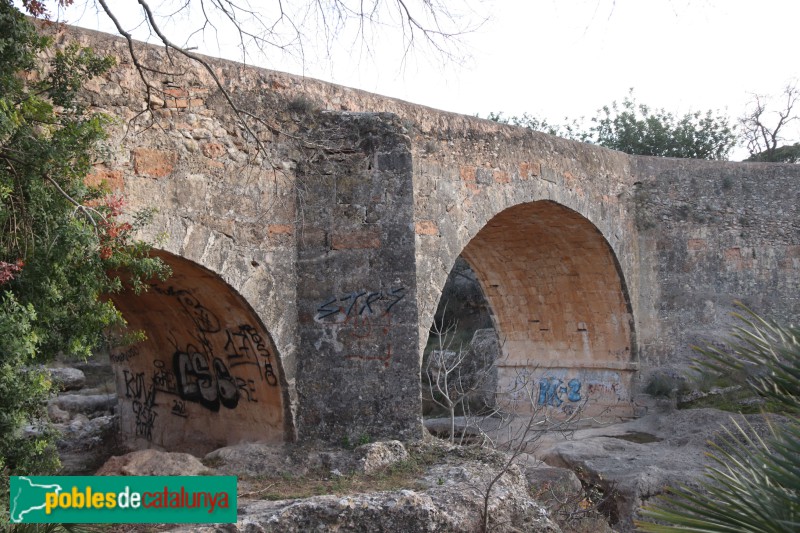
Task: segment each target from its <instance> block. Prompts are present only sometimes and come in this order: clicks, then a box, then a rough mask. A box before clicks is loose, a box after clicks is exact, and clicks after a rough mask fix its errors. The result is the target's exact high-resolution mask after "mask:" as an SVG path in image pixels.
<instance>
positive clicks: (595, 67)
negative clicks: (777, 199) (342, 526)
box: [61, 0, 800, 159]
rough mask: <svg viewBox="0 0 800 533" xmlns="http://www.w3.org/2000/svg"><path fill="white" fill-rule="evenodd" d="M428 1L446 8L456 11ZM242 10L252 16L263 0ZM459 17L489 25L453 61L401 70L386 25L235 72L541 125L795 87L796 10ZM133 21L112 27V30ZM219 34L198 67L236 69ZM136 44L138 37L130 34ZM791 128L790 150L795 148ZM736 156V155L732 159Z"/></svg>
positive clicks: (657, 6)
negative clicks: (220, 60)
mask: <svg viewBox="0 0 800 533" xmlns="http://www.w3.org/2000/svg"><path fill="white" fill-rule="evenodd" d="M441 1H442V3H444V4H445V5H448V6H453V8H454V9H460V8H461V6H462V5H463V4H462V3H460V2H458V1H456V0H441ZM284 2H288V3H290V2H291V0H284ZM77 3H79V2H77ZM109 3H110V5H111V6H112V9H116V7H115V6H125V8H131V7H135V6H136V3H135V2H133V1H132V0H125V1H124V2H123V1H120V0H117V1H116V2H115V1H114V0H109ZM158 3H159V2H158V0H151V4H153V5H154V6H155V5H157V4H158ZM295 3H297V2H295ZM250 5H251V6H252V7H253V8H254V9H260V7H261V6H262V5H266V6H273V5H275V0H271V1H268V2H262V1H259V0H251V1H250ZM469 5H470V6H471V7H472V8H473V10H474V11H473V12H477V13H478V16H480V15H487V14H488V16H489V19H488V20H487V21H486V22H485V23H484V24H483V25H481V26H480V28H478V29H477V30H476V31H474V32H472V33H469V34H466V35H464V36H462V38H461V41H460V42H461V46H460V48H459V49H458V50H459V53H460V54H461V56H464V57H466V59H464V60H463V61H460V62H459V61H456V62H452V61H450V62H448V61H443V60H442V59H441V58H440V57H437V56H436V55H435V54H434V53H433V52H432V51H431V50H430V49H427V48H425V47H418V48H417V49H416V51H415V52H413V54H412V55H411V56H410V59H407V60H406V61H405V63H403V62H402V56H403V46H402V43H401V41H400V40H399V38H398V35H397V34H396V32H393V31H392V30H391V29H390V28H389V27H388V25H390V24H391V22H392V20H391V18H390V17H384V23H385V24H386V25H387V26H385V27H379V28H378V29H377V30H376V31H375V32H374V33H373V34H371V35H368V36H367V40H366V43H365V42H364V41H363V40H359V39H357V38H356V37H355V35H354V34H353V33H352V32H348V31H347V30H345V32H344V33H342V34H341V35H340V36H339V38H338V39H337V40H336V41H335V43H336V44H335V46H334V47H333V48H332V49H331V51H330V53H329V54H325V51H324V47H319V48H318V49H317V50H314V43H313V42H311V43H309V46H308V47H307V49H306V54H305V61H304V62H303V63H300V62H299V61H293V60H292V59H291V58H285V57H281V56H280V55H279V54H277V53H274V52H271V53H269V55H268V56H259V55H257V54H249V57H248V62H250V63H252V64H258V65H259V66H264V67H268V68H274V69H276V70H283V71H287V72H292V73H294V74H301V75H306V76H310V77H313V78H319V79H323V80H327V81H332V82H334V83H338V84H341V85H346V86H350V87H357V88H360V89H364V90H367V91H371V92H375V93H379V94H383V95H387V96H393V97H397V98H401V99H403V100H408V101H410V102H415V103H419V104H425V105H428V106H431V107H435V108H439V109H444V110H447V111H454V112H458V113H465V114H470V115H474V114H475V113H480V115H481V116H485V115H486V114H487V113H488V112H490V111H503V112H505V114H506V115H513V114H521V113H523V112H528V113H531V114H533V115H536V116H539V117H544V118H547V119H549V120H550V121H554V122H559V121H561V120H562V119H563V117H564V116H570V117H576V118H577V117H580V116H592V115H593V114H594V112H595V111H596V110H597V109H598V108H599V107H601V106H603V105H604V104H608V103H610V102H611V101H612V100H615V99H616V100H621V99H622V98H623V97H624V96H625V95H626V94H627V91H628V89H629V88H631V87H632V88H634V90H635V94H636V96H637V99H638V100H639V101H640V102H641V103H646V104H648V105H650V106H651V107H664V108H666V109H667V110H669V111H674V112H677V113H684V112H687V111H694V110H707V109H713V110H720V111H721V112H723V113H726V114H728V115H730V116H731V117H734V118H735V117H738V116H739V115H740V114H741V113H742V111H743V109H744V108H745V105H746V103H747V102H748V100H749V99H750V93H753V92H757V93H762V94H765V93H766V94H769V93H779V92H780V91H781V90H782V88H783V87H784V86H785V85H786V84H787V83H788V82H791V81H793V80H797V79H798V78H800V61H799V60H798V37H799V36H800V2H798V1H796V0H760V1H758V2H755V1H753V0H748V1H744V0H527V1H522V0H493V1H492V0H470V4H469ZM119 9H123V8H122V7H119ZM120 13H123V12H122V11H120ZM61 18H63V19H65V20H67V21H70V22H73V23H75V22H77V23H78V24H79V25H83V26H86V27H90V28H93V29H101V30H103V31H112V30H113V28H112V27H111V26H110V23H109V22H108V21H107V20H105V18H104V15H103V14H97V13H95V12H94V8H93V7H91V6H89V7H87V8H84V7H83V6H80V5H78V6H74V7H72V8H69V9H67V10H66V11H65V12H64V13H62V14H61ZM134 18H135V15H123V16H122V17H120V19H121V20H122V21H123V23H125V22H128V23H130V22H129V21H132V20H134ZM190 25H191V21H187V20H185V19H182V20H179V21H177V22H173V23H172V24H169V23H166V25H165V29H166V30H169V31H170V32H171V33H170V35H171V36H173V40H175V41H176V42H178V43H180V44H183V40H184V39H185V37H183V36H182V34H181V32H183V35H185V28H186V27H189V26H190ZM312 33H313V30H312V31H311V32H310V33H309V34H310V35H311V34H312ZM221 34H222V37H221V38H219V39H218V40H219V45H218V42H217V40H216V39H215V38H213V37H212V36H210V35H209V33H206V35H205V37H204V38H202V39H201V38H195V39H193V40H190V41H189V44H190V45H192V46H197V47H198V51H200V52H203V53H206V54H208V55H212V56H223V57H228V58H230V59H241V52H240V51H239V50H237V49H236V48H235V47H233V46H230V45H229V44H226V42H225V41H226V38H227V37H230V34H231V32H230V30H222V31H221ZM137 36H139V37H140V38H145V34H144V33H141V31H140V33H138V34H137ZM312 41H313V38H312ZM320 50H322V52H320ZM248 52H251V50H248ZM799 122H800V121H799ZM798 126H800V124H798V125H797V126H796V127H795V128H794V130H793V132H792V133H793V139H792V140H794V141H797V140H800V127H798ZM746 155H747V153H746V151H743V150H737V151H735V152H734V153H733V154H732V159H740V158H742V157H746Z"/></svg>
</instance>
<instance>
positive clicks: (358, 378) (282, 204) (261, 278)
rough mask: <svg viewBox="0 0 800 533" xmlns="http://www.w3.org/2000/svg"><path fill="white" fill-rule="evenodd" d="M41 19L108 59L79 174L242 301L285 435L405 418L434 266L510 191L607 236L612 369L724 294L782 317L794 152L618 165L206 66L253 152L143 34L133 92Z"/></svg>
mask: <svg viewBox="0 0 800 533" xmlns="http://www.w3.org/2000/svg"><path fill="white" fill-rule="evenodd" d="M50 31H54V32H55V33H56V38H57V39H56V40H57V42H58V43H60V44H63V43H65V42H67V41H71V40H77V41H79V42H80V43H81V44H83V45H89V46H92V47H94V48H95V49H96V50H97V51H98V52H99V53H103V54H110V55H112V56H114V57H115V58H116V59H117V67H115V68H114V69H113V70H112V71H111V72H109V73H108V74H107V75H105V76H103V77H101V78H98V79H96V80H93V81H91V82H90V83H89V85H88V86H87V90H86V91H85V93H84V99H85V102H86V103H87V105H88V106H89V108H90V109H91V110H92V111H99V112H105V113H107V114H109V115H111V116H112V117H115V118H116V121H115V122H114V123H113V124H112V125H111V127H110V139H109V142H108V148H109V150H108V155H107V156H106V157H105V159H104V161H102V162H99V163H98V165H97V167H96V171H95V173H94V174H93V176H92V178H91V179H93V180H97V181H100V180H105V181H106V182H107V183H108V184H109V185H110V186H111V187H112V188H113V189H115V190H118V191H120V192H121V193H123V194H124V195H125V197H126V199H127V200H128V202H129V204H130V206H131V207H132V208H133V209H137V208H155V209H156V210H157V213H156V215H155V219H154V222H153V224H152V225H151V226H149V228H148V229H147V230H145V232H144V233H143V234H142V236H143V237H146V238H151V239H153V240H156V241H157V242H158V244H157V246H158V247H159V248H163V249H164V250H166V251H167V252H170V253H173V254H176V255H179V256H181V257H183V258H186V259H188V260H190V261H193V262H195V263H197V264H198V265H200V266H202V267H204V268H207V269H208V270H209V271H211V272H213V273H215V274H216V275H219V276H220V277H221V278H222V280H224V281H225V282H226V283H227V284H228V285H229V286H230V287H231V288H232V289H233V290H234V291H236V293H238V294H239V295H241V296H242V297H243V298H244V299H245V300H246V301H247V302H248V303H249V304H250V305H251V306H252V308H253V311H254V312H255V314H256V315H257V317H258V319H259V320H260V321H261V322H262V323H263V325H264V327H265V329H266V331H267V332H268V333H269V335H270V336H271V337H272V339H273V340H274V343H275V351H276V352H277V354H276V357H278V358H279V359H280V362H281V364H282V368H283V371H284V377H285V386H286V389H287V391H286V392H287V395H288V402H289V407H290V412H289V415H288V416H289V418H292V419H293V420H292V421H288V422H287V423H288V426H289V427H290V428H294V429H290V430H288V432H289V433H293V432H295V431H296V432H297V433H298V434H299V435H300V436H301V437H303V438H322V439H340V438H344V437H347V438H355V437H361V436H362V435H363V434H368V435H370V436H378V435H380V436H389V434H393V435H404V436H407V435H411V434H415V433H417V432H419V431H420V430H419V423H418V422H419V408H418V406H419V386H418V385H419V383H418V379H419V366H418V361H419V357H420V356H421V347H422V346H423V345H424V343H425V339H426V338H427V332H428V329H429V327H430V324H431V321H432V317H433V314H434V312H435V309H436V305H437V302H438V299H439V295H440V293H441V290H442V287H443V286H444V283H445V279H446V277H447V274H448V273H449V271H450V269H451V267H452V265H453V264H454V262H455V260H456V258H457V257H458V255H459V254H461V253H462V251H463V250H464V249H465V247H466V246H468V244H469V242H470V241H471V239H473V237H475V236H476V235H478V233H479V232H480V231H481V229H482V228H484V227H485V226H486V224H487V223H490V221H491V220H492V219H493V218H494V217H495V216H496V215H497V214H498V213H500V212H502V211H504V210H505V209H508V208H511V207H513V206H517V205H520V204H529V203H532V202H538V201H550V202H553V203H555V204H558V205H559V206H563V207H564V208H566V209H569V210H571V211H572V212H574V213H576V214H577V215H579V216H580V217H582V219H583V220H584V221H586V222H587V224H591V226H592V227H594V228H595V229H596V230H597V231H596V233H597V237H598V239H600V241H598V242H603V243H607V245H608V249H609V250H610V251H611V256H612V259H613V261H614V268H615V269H616V273H617V275H618V277H619V285H620V287H621V290H622V294H623V300H624V307H625V309H626V310H627V313H628V314H629V315H630V316H628V317H627V318H625V319H626V320H630V322H631V324H632V328H631V334H630V336H631V343H630V344H631V346H630V356H629V360H628V361H626V362H625V363H624V365H627V366H626V367H625V371H626V372H633V371H635V370H637V369H643V370H647V371H649V370H650V369H652V368H654V367H658V366H670V365H674V366H680V365H683V364H685V362H686V360H687V359H688V357H689V353H690V352H689V348H688V345H689V344H690V343H691V342H695V340H696V339H698V338H700V337H701V336H702V335H704V334H705V333H709V334H710V335H714V334H716V333H718V332H719V331H721V330H722V329H725V327H726V325H727V323H728V318H727V316H726V312H727V310H728V309H729V308H730V303H729V302H730V301H731V300H732V299H733V298H744V299H745V301H746V302H747V303H749V304H751V305H752V306H753V307H754V309H755V310H757V311H761V312H772V313H770V314H777V315H782V316H783V317H784V318H786V319H787V320H795V321H796V320H797V319H798V317H800V309H799V308H798V290H797V289H798V278H800V274H798V272H799V271H800V264H798V262H800V255H799V254H800V252H798V249H800V248H798V246H800V242H798V226H797V224H798V222H797V221H798V213H797V209H798V208H797V205H798V187H797V183H798V170H797V169H798V167H797V166H789V165H757V164H731V163H713V162H697V161H680V160H669V159H652V158H639V157H631V156H627V155H625V154H621V153H618V152H613V151H610V150H606V149H603V148H599V147H594V146H589V145H585V144H581V143H577V142H571V141H566V140H563V139H558V138H555V137H551V136H548V135H544V134H541V133H536V132H530V131H527V130H524V129H520V128H514V127H510V126H505V125H501V124H496V123H493V122H489V121H485V120H481V119H476V118H474V117H467V116H462V115H456V114H452V113H446V112H442V111H437V110H433V109H430V108H426V107H424V106H419V105H414V104H409V103H406V102H402V101H399V100H395V99H390V98H386V97H382V96H379V95H374V94H369V93H366V92H363V91H358V90H354V89H349V88H346V87H340V86H336V85H332V84H327V83H324V82H321V81H318V80H312V79H308V78H303V77H300V76H292V75H289V74H284V73H279V72H272V71H266V70H263V69H257V68H253V67H249V66H246V65H242V64H238V63H233V62H229V61H224V60H216V59H210V62H211V64H212V66H213V69H214V71H215V73H216V75H217V76H218V77H219V79H220V80H222V83H223V84H224V86H225V87H226V89H227V90H228V91H229V92H230V94H231V96H232V98H233V99H234V100H235V101H236V102H237V104H238V105H240V106H242V107H243V108H245V109H246V110H247V111H248V112H250V113H252V114H253V115H255V116H257V117H258V119H259V121H258V125H256V126H254V127H255V135H256V136H257V137H258V139H259V140H260V141H261V143H262V145H263V147H264V151H263V152H262V153H257V152H256V150H255V147H254V139H253V138H252V137H251V136H250V134H249V133H247V132H245V131H244V130H243V129H242V128H241V127H240V125H239V124H238V122H237V119H236V117H234V116H233V114H232V113H231V110H230V108H229V107H228V106H227V104H226V102H225V100H224V98H223V97H222V94H221V92H220V91H219V89H218V88H217V87H216V86H215V85H214V82H213V80H212V79H211V76H210V75H209V74H208V73H207V72H205V71H204V70H203V69H202V68H200V67H198V66H197V65H193V64H190V63H187V62H186V61H183V60H180V59H179V58H172V59H170V58H168V57H167V56H166V55H165V54H164V52H163V50H160V49H158V48H155V47H146V49H145V51H144V54H145V56H146V59H147V60H148V61H149V62H150V63H153V64H158V65H161V66H162V67H163V72H174V73H175V74H152V78H151V79H152V81H153V82H154V83H157V84H159V86H160V87H162V88H163V90H164V94H163V95H159V97H158V98H154V99H151V101H150V103H149V104H146V103H145V99H144V91H143V87H142V85H141V80H140V79H139V77H138V74H137V73H136V71H135V69H134V68H133V65H132V63H131V61H130V58H129V56H128V52H127V45H126V43H124V42H123V41H122V40H121V39H119V38H116V37H112V36H108V35H104V34H99V33H96V32H91V31H85V30H79V29H75V28H64V27H53V28H51V30H50ZM554 231H556V232H560V235H562V237H563V238H568V234H569V230H568V228H564V227H556V228H554ZM584 233H585V235H588V234H589V233H591V232H590V231H587V232H584ZM552 257H557V255H556V253H555V252H553V255H552ZM567 259H569V258H567ZM566 263H568V261H567V260H565V264H566ZM533 274H535V272H531V275H533ZM520 279H522V278H520ZM577 300H578V299H576V301H577ZM390 306H391V308H389V307H390ZM381 320H383V321H384V322H381ZM579 331H581V330H580V329H579ZM383 332H386V333H383ZM347 339H349V340H347ZM411 345H415V347H411ZM389 346H391V352H390V351H389V349H388V348H389ZM389 356H390V357H389ZM414 359H416V362H414V361H413V360H414ZM387 361H391V362H390V364H389V365H388V366H387V364H386V362H387ZM645 373H646V372H645ZM645 373H642V374H645ZM387 384H388V385H387ZM633 392H634V391H631V390H628V391H626V392H625V394H624V395H623V396H625V397H627V396H629V395H630V394H632V393H633ZM391 401H394V403H391ZM395 404H397V405H395ZM295 422H296V424H295ZM384 428H385V430H384ZM287 438H292V435H287Z"/></svg>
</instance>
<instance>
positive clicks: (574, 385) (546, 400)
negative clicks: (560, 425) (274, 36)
mask: <svg viewBox="0 0 800 533" xmlns="http://www.w3.org/2000/svg"><path fill="white" fill-rule="evenodd" d="M562 383H563V382H562V381H561V380H560V379H558V378H546V377H544V378H542V379H540V380H539V397H538V399H537V402H536V403H538V404H539V405H549V406H551V407H559V406H560V405H561V404H562V403H564V400H562V399H561V396H562V395H563V394H567V400H569V401H570V402H573V403H574V402H579V401H581V399H582V398H581V393H580V391H581V382H580V380H579V379H577V378H573V379H571V380H569V382H568V383H567V386H566V387H562V386H561V384H562Z"/></svg>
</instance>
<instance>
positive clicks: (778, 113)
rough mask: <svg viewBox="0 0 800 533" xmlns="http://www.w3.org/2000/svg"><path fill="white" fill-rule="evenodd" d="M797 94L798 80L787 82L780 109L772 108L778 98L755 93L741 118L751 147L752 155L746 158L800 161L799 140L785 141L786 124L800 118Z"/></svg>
mask: <svg viewBox="0 0 800 533" xmlns="http://www.w3.org/2000/svg"><path fill="white" fill-rule="evenodd" d="M798 98H800V89H798V87H797V83H794V84H788V85H786V87H785V88H784V90H783V93H782V94H781V96H780V100H781V101H782V104H780V105H779V106H778V107H779V108H778V109H774V110H773V109H772V108H774V107H775V101H776V100H777V98H775V97H769V96H764V95H759V94H755V95H753V101H752V102H750V104H749V106H748V110H747V112H746V113H745V114H744V116H742V117H741V118H740V119H739V123H740V124H741V126H742V135H743V137H744V141H745V143H746V144H747V149H748V150H749V151H750V157H748V158H747V159H746V161H761V162H770V163H797V162H800V143H797V142H796V143H794V144H782V143H784V142H786V140H787V139H786V138H785V135H786V130H787V127H788V126H789V125H790V124H792V123H793V122H795V121H797V120H798V119H800V116H798V115H797V112H796V111H795V105H796V104H797V100H798Z"/></svg>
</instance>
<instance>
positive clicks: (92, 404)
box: [50, 394, 117, 418]
mask: <svg viewBox="0 0 800 533" xmlns="http://www.w3.org/2000/svg"><path fill="white" fill-rule="evenodd" d="M50 402H51V403H54V404H55V405H57V406H58V408H59V409H62V410H64V411H67V412H69V413H71V414H73V415H74V414H77V413H80V414H84V415H87V416H88V417H89V418H93V417H94V416H99V415H101V414H111V413H113V412H114V410H115V409H116V407H117V395H116V394H91V395H83V394H62V395H60V396H57V397H55V398H53V399H52V400H50Z"/></svg>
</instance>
